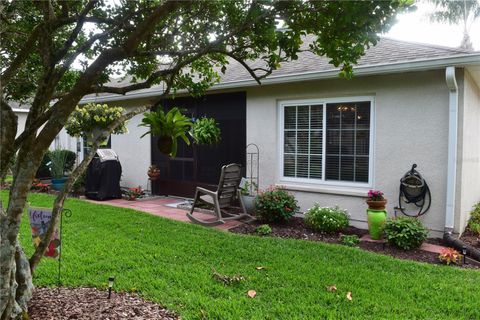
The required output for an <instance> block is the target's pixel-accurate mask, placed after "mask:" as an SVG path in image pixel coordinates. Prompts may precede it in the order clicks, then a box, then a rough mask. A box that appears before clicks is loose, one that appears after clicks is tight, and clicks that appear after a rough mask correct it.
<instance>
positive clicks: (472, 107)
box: [455, 71, 480, 230]
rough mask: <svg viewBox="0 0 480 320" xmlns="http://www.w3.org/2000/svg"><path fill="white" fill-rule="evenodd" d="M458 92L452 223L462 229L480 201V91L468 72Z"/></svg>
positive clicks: (463, 76)
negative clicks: (457, 145)
mask: <svg viewBox="0 0 480 320" xmlns="http://www.w3.org/2000/svg"><path fill="white" fill-rule="evenodd" d="M461 80H462V81H461V82H460V83H461V86H460V85H459V90H460V91H461V92H460V108H461V114H463V116H462V117H461V118H460V130H459V131H460V133H461V134H460V135H459V152H460V154H459V159H458V161H457V162H458V163H459V164H460V166H459V168H460V172H459V173H458V177H459V179H457V181H458V183H457V190H456V195H457V201H456V205H457V208H456V210H455V211H456V213H457V217H456V218H457V219H456V220H455V223H456V224H457V226H458V229H459V230H463V229H464V228H465V226H466V223H467V221H468V219H469V217H470V211H471V210H472V206H473V205H474V204H475V203H477V202H479V201H480V142H479V137H480V89H479V87H478V85H477V84H476V83H475V82H474V80H473V78H472V77H471V75H470V74H469V72H468V71H465V73H464V74H462V79H461Z"/></svg>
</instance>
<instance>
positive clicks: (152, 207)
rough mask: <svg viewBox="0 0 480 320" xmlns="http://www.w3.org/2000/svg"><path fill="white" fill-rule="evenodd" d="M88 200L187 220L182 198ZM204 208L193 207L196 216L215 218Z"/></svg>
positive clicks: (224, 227) (231, 224)
mask: <svg viewBox="0 0 480 320" xmlns="http://www.w3.org/2000/svg"><path fill="white" fill-rule="evenodd" d="M87 201H88V202H91V203H95V204H106V205H110V206H114V207H120V208H127V209H133V210H138V211H143V212H147V213H150V214H152V215H154V216H158V217H163V218H167V219H171V220H176V221H182V222H189V223H191V221H190V219H188V218H187V216H186V213H187V210H186V209H179V208H177V205H179V204H182V203H185V202H186V200H185V199H182V198H170V197H152V198H147V199H139V200H135V201H129V200H125V199H113V200H107V201H96V200H87ZM205 211H206V210H204V209H197V208H195V212H196V216H197V217H198V218H200V219H204V220H215V218H214V217H213V216H212V215H210V214H207V213H204V212H205ZM241 224H242V222H241V221H234V220H230V221H225V224H222V225H219V226H216V227H215V228H217V229H220V230H229V229H231V228H235V227H237V226H239V225H241Z"/></svg>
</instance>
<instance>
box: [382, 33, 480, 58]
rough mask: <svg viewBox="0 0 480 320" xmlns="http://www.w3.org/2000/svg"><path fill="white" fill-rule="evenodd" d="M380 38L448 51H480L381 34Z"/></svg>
mask: <svg viewBox="0 0 480 320" xmlns="http://www.w3.org/2000/svg"><path fill="white" fill-rule="evenodd" d="M380 40H390V41H395V42H402V43H406V44H410V45H417V46H422V47H429V48H434V49H442V50H447V51H451V52H458V53H466V54H471V53H478V52H480V51H475V50H466V49H462V48H454V47H448V46H443V45H438V44H431V43H424V42H418V41H407V40H401V39H395V38H392V37H388V36H383V35H382V36H380Z"/></svg>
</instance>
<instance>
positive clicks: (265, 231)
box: [255, 224, 272, 236]
mask: <svg viewBox="0 0 480 320" xmlns="http://www.w3.org/2000/svg"><path fill="white" fill-rule="evenodd" d="M255 232H256V233H258V234H259V235H261V236H268V235H269V234H270V233H272V228H270V226H269V225H268V224H262V225H261V226H258V227H257V228H256V229H255Z"/></svg>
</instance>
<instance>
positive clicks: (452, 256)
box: [438, 248, 461, 265]
mask: <svg viewBox="0 0 480 320" xmlns="http://www.w3.org/2000/svg"><path fill="white" fill-rule="evenodd" d="M460 256H461V255H460V253H459V252H458V251H457V250H455V249H453V248H443V249H442V251H440V255H439V256H438V259H439V260H440V262H442V263H445V264H447V265H448V264H450V263H458V261H459V260H460Z"/></svg>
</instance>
